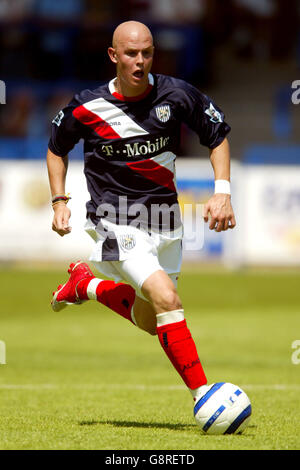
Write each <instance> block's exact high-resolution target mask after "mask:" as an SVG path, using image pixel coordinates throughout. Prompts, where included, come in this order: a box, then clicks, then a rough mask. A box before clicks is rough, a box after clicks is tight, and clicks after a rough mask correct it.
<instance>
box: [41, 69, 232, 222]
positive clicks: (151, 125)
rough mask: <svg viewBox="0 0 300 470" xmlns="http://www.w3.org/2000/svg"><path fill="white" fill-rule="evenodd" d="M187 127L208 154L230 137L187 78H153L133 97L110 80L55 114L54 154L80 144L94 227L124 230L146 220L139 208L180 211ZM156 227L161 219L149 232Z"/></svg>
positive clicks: (175, 217)
mask: <svg viewBox="0 0 300 470" xmlns="http://www.w3.org/2000/svg"><path fill="white" fill-rule="evenodd" d="M182 123H185V124H186V125H187V126H188V127H189V128H190V129H192V130H193V131H195V132H196V133H197V134H198V136H199V140H200V144H202V145H204V146H206V147H208V148H209V149H213V148H215V147H217V146H218V145H219V144H221V142H222V141H223V140H224V138H225V137H226V135H227V134H228V132H229V131H230V127H229V125H228V124H226V122H225V121H224V114H223V112H222V111H221V109H220V108H218V107H217V105H216V104H215V103H214V102H213V101H212V100H211V99H210V98H209V97H207V96H206V95H204V94H203V93H201V92H200V91H198V90H197V89H196V88H195V87H193V86H192V85H190V84H188V83H186V82H185V81H183V80H179V79H176V78H172V77H169V76H165V75H159V74H149V86H148V88H147V90H146V91H145V92H144V93H143V95H140V96H138V97H134V98H125V97H123V96H122V95H120V94H118V93H116V91H115V87H114V80H111V82H109V83H108V84H105V85H103V86H100V87H99V88H96V89H95V90H84V91H82V92H81V93H79V94H76V95H75V96H74V98H73V99H72V101H71V102H70V103H69V104H68V105H67V106H66V107H65V108H64V109H63V110H62V111H60V112H59V113H58V115H57V116H56V117H55V118H54V120H53V122H52V130H51V138H50V141H49V149H50V150H51V151H52V152H53V153H54V154H55V155H58V156H65V155H67V154H68V152H70V150H72V148H73V147H74V146H75V144H76V143H77V142H78V141H79V140H80V139H83V140H84V173H85V176H86V180H87V187H88V191H89V193H90V197H91V199H90V201H88V202H87V215H88V216H89V217H90V218H91V219H92V221H93V222H94V223H97V222H98V221H99V219H100V218H101V217H107V218H108V219H111V220H112V221H115V222H116V223H120V224H125V225H126V224H128V223H131V221H132V220H133V219H135V218H136V217H137V215H138V216H141V211H139V212H138V211H137V209H138V207H139V206H140V208H142V209H145V208H146V212H147V214H148V215H147V217H149V218H150V217H151V207H152V208H157V207H159V208H160V209H159V210H160V211H161V213H163V208H165V209H166V208H173V209H174V208H176V207H178V200H177V191H176V176H175V159H176V154H177V152H178V149H179V144H180V128H181V124H182ZM104 209H105V213H104ZM178 210H179V208H178ZM142 212H143V210H142ZM115 215H116V216H117V220H115ZM152 218H153V211H152ZM154 218H155V217H154ZM163 220H164V218H163V215H161V216H160V219H159V221H158V225H159V226H160V227H161V228H163V229H164V228H165V229H166V230H167V229H169V228H170V227H169V225H168V227H167V226H166V227H164V225H165V224H164V222H163ZM149 223H150V220H149V219H148V224H149ZM171 224H172V227H173V228H175V227H176V226H178V225H179V224H180V214H179V213H177V214H176V209H175V210H174V211H172V221H171ZM156 225H157V219H156V220H155V222H154V223H153V221H152V224H151V226H152V228H155V226H156Z"/></svg>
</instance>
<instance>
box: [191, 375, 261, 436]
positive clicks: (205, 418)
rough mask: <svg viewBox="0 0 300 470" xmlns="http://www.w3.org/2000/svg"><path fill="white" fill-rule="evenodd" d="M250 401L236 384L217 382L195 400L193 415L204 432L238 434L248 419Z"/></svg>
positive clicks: (247, 422) (250, 410) (250, 409)
mask: <svg viewBox="0 0 300 470" xmlns="http://www.w3.org/2000/svg"><path fill="white" fill-rule="evenodd" d="M251 412H252V408H251V403H250V400H249V397H248V396H247V395H246V393H245V392H244V391H243V390H242V389H241V388H240V387H238V386H237V385H234V384H232V383H228V382H218V383H215V384H213V385H209V386H207V390H206V391H205V393H204V394H203V395H201V396H200V397H199V398H198V399H197V400H196V402H195V406H194V417H195V420H196V423H197V425H198V426H199V428H200V430H201V431H202V432H203V433H204V434H240V433H241V432H243V431H244V429H245V428H246V427H247V425H248V424H249V421H250V415H251Z"/></svg>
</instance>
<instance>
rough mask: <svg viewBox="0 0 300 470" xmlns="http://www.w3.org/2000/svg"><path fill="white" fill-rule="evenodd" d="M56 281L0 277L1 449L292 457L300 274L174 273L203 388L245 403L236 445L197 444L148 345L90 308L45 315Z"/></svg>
mask: <svg viewBox="0 0 300 470" xmlns="http://www.w3.org/2000/svg"><path fill="white" fill-rule="evenodd" d="M66 279H67V275H66V272H63V271H54V270H46V269H45V270H42V269H41V270H39V271H38V270H23V271H22V270H20V269H6V270H4V269H2V270H1V271H0V282H1V284H0V285H1V315H0V340H2V341H4V342H5V344H6V362H7V363H6V364H5V365H0V449H106V450H108V449H114V450H123V449H124V450H125V449H126V450H135V449H136V450H146V449H150V450H196V449H234V450H235V449H299V448H300V419H299V417H300V416H299V415H300V412H299V409H300V407H299V396H300V364H298V365H297V364H294V363H293V362H292V354H293V353H295V351H294V350H293V349H292V343H293V341H295V340H297V339H298V340H300V315H299V313H300V275H299V273H296V272H294V273H293V272H290V273H287V272H286V273H284V272H275V271H274V272H271V271H269V272H247V271H241V272H223V271H222V272H220V273H216V272H212V271H207V272H205V271H202V272H197V271H196V270H193V271H192V270H191V271H189V270H187V269H185V270H184V271H183V273H182V275H181V278H180V283H179V292H180V295H181V298H182V300H183V305H184V308H185V315H186V318H187V321H188V325H189V328H190V330H191V332H192V334H193V337H194V340H195V342H196V345H197V349H198V352H199V355H200V358H201V361H202V363H203V366H204V369H205V371H206V374H207V376H208V380H209V383H212V382H216V381H227V382H233V383H235V384H237V385H239V386H240V387H242V388H244V390H245V391H246V392H247V393H248V395H249V397H250V399H251V402H252V406H253V414H252V419H251V422H250V425H249V426H248V428H247V429H246V431H245V432H244V434H242V435H237V436H235V435H233V436H232V435H227V436H207V435H205V436H203V435H201V434H200V432H199V431H198V429H197V427H196V425H195V423H194V418H193V413H192V408H193V406H192V400H191V396H190V393H189V392H188V391H187V390H186V388H185V386H184V385H183V383H182V382H181V379H180V377H179V376H178V375H177V373H176V372H175V370H174V369H173V368H172V366H171V364H170V363H169V361H168V359H167V358H166V357H165V355H164V353H163V351H162V350H161V347H160V345H159V343H158V339H157V337H152V336H150V335H147V334H146V333H144V332H142V331H140V330H138V329H137V328H136V327H134V326H132V325H131V324H130V323H129V322H128V321H126V320H124V319H123V318H121V317H119V316H118V315H116V314H115V313H113V312H111V311H109V310H108V309H107V308H105V307H103V306H101V305H100V304H97V303H96V302H88V303H85V304H84V305H81V306H75V307H68V308H67V309H65V310H64V311H62V312H60V313H54V312H52V310H51V308H50V299H51V293H52V290H54V289H55V288H56V286H57V285H58V283H60V282H62V281H64V280H66ZM298 358H300V353H299V354H298Z"/></svg>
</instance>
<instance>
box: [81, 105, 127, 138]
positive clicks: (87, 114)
mask: <svg viewBox="0 0 300 470" xmlns="http://www.w3.org/2000/svg"><path fill="white" fill-rule="evenodd" d="M73 116H74V117H75V118H76V119H78V121H80V122H81V123H82V124H84V125H85V126H89V127H91V128H92V129H93V130H94V131H95V132H96V133H97V134H98V135H100V136H101V137H103V138H104V139H120V138H121V137H120V136H119V134H117V132H116V131H115V130H114V129H113V128H112V127H111V126H110V125H109V124H108V123H107V122H106V121H104V120H103V119H101V118H100V117H99V116H98V115H97V114H95V113H93V112H92V111H89V110H88V109H86V108H85V107H84V106H83V105H81V106H78V107H77V108H75V109H74V110H73Z"/></svg>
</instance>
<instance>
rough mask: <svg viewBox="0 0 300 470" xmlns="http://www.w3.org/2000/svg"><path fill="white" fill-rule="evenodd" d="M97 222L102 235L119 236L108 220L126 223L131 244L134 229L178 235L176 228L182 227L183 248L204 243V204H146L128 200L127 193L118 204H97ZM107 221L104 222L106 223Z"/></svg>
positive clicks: (132, 242) (193, 248)
mask: <svg viewBox="0 0 300 470" xmlns="http://www.w3.org/2000/svg"><path fill="white" fill-rule="evenodd" d="M96 214H97V216H98V217H99V218H100V222H99V223H98V225H97V227H96V231H97V232H98V234H99V235H100V236H101V237H103V238H105V239H114V238H118V235H117V233H115V231H114V230H113V227H112V226H111V225H110V224H113V225H117V226H122V225H123V226H126V227H127V228H126V234H127V235H128V237H131V243H130V240H129V238H128V240H127V245H128V247H129V246H131V248H133V247H134V245H135V242H134V233H135V230H136V229H140V230H142V231H144V232H147V233H148V235H149V236H153V235H155V234H157V233H158V232H159V233H164V234H166V233H168V237H169V238H178V236H179V235H178V232H179V231H180V230H182V227H184V237H183V249H184V250H186V251H194V250H201V249H202V248H203V245H204V219H203V204H183V206H182V207H180V206H179V204H178V203H177V202H175V203H174V204H172V205H169V204H166V203H163V204H151V205H145V204H140V203H132V202H131V201H128V199H127V196H120V197H119V200H118V204H117V205H115V204H114V205H112V204H108V203H103V204H100V205H99V206H98V208H97V213H96ZM106 222H107V223H106Z"/></svg>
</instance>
